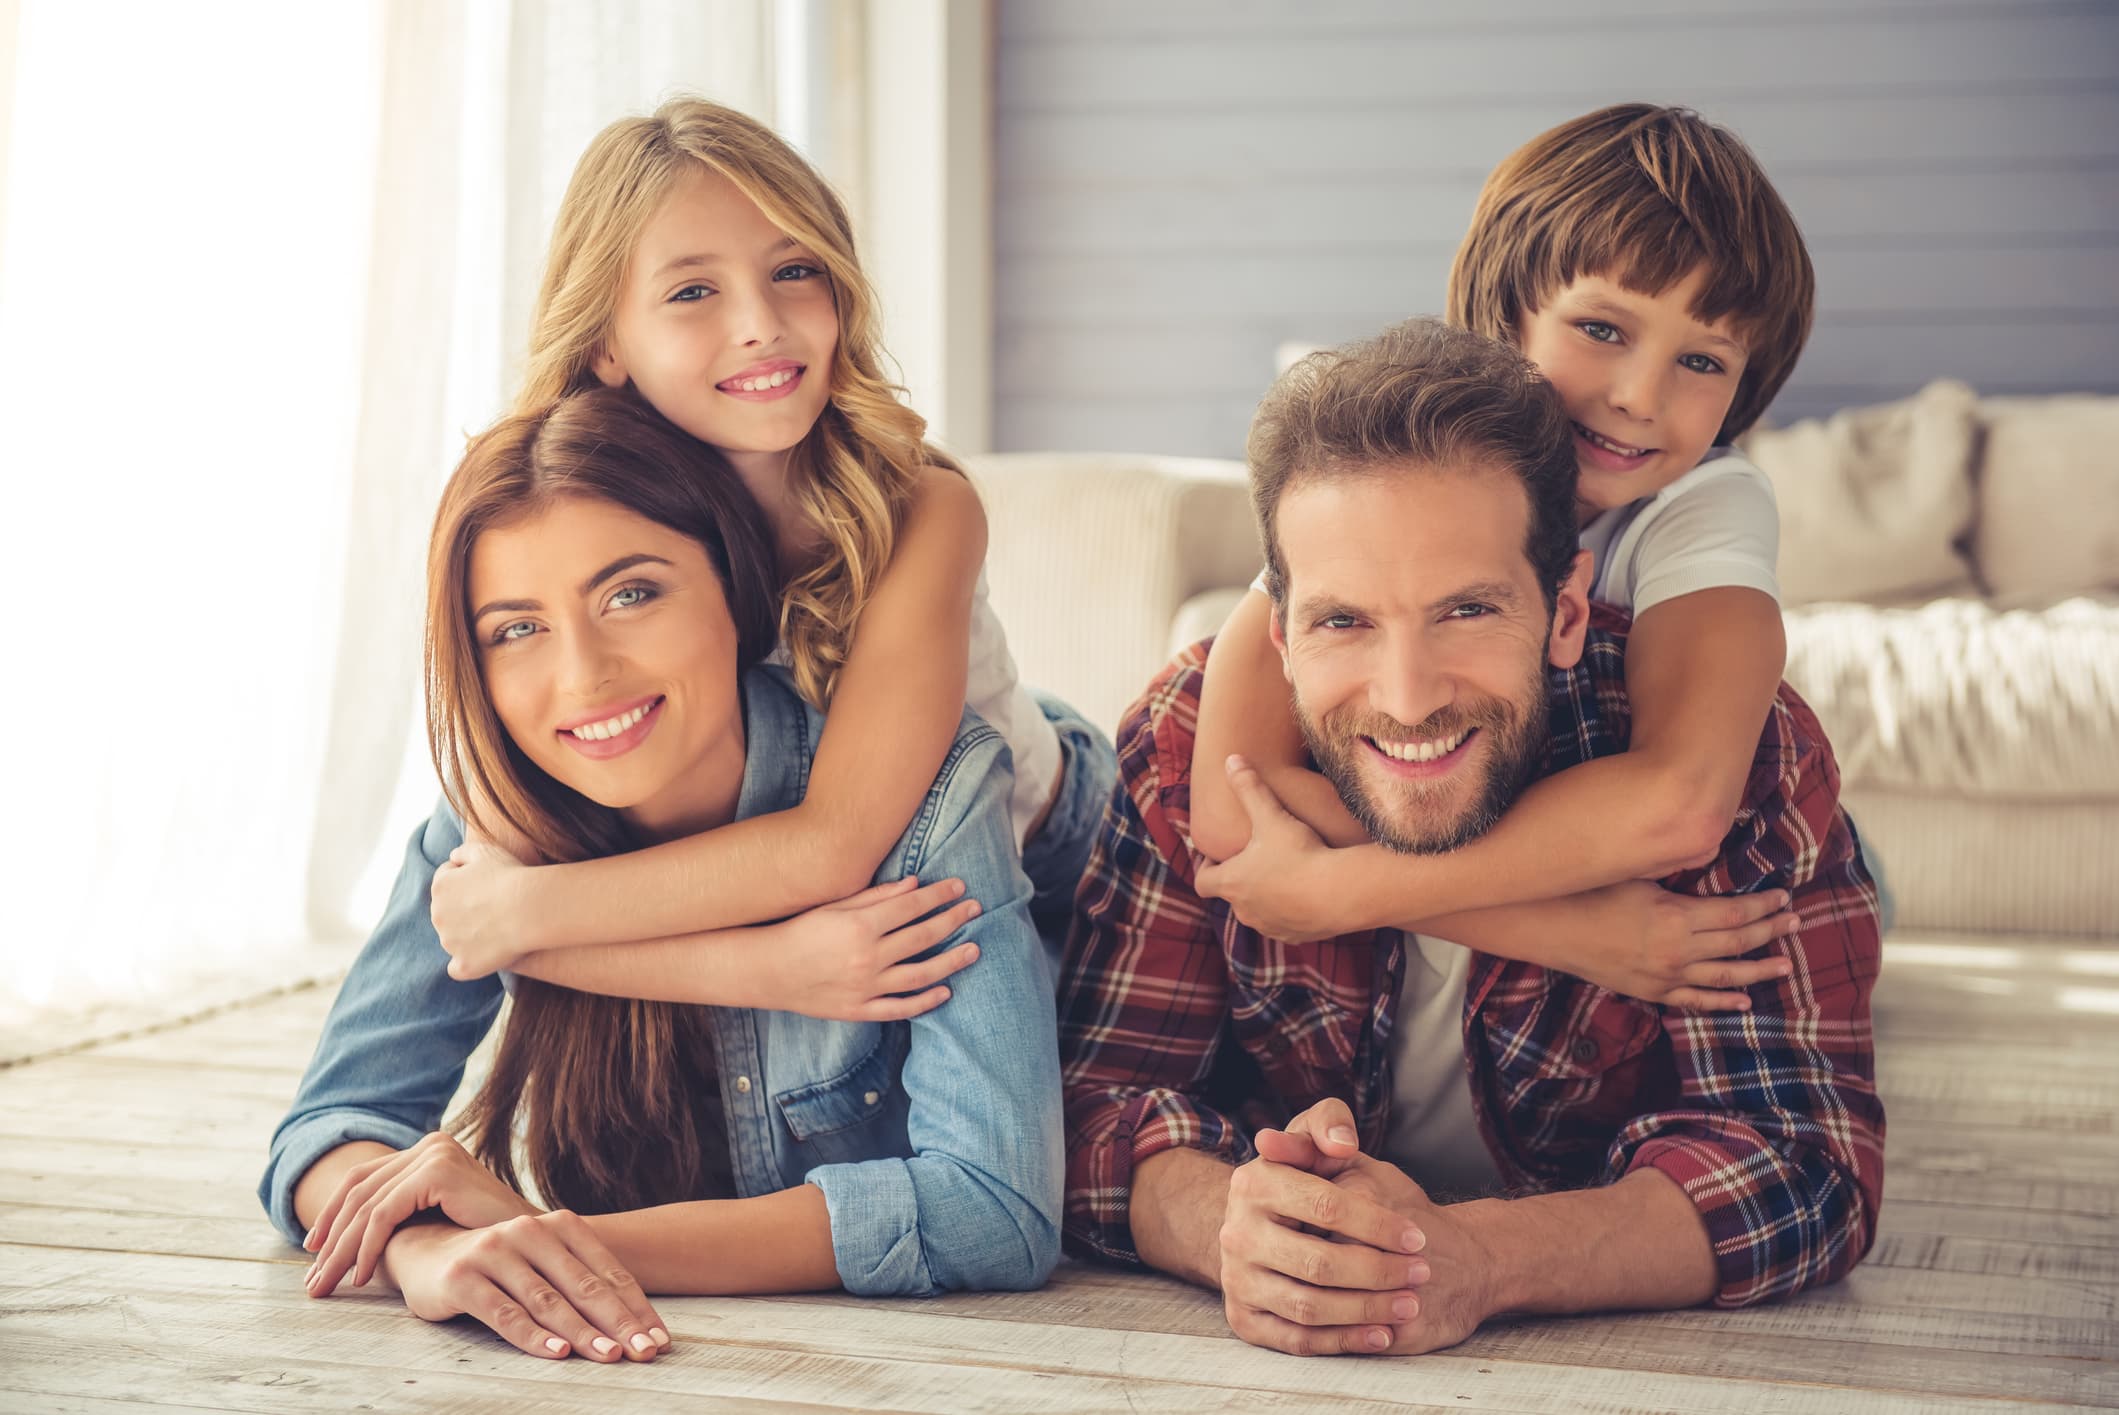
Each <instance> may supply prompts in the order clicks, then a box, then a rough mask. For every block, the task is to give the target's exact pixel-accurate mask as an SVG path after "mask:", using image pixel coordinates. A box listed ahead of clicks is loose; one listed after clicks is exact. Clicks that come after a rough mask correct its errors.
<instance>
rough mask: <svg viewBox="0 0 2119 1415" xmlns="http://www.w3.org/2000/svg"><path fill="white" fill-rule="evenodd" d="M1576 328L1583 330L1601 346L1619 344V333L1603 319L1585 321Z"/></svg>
mask: <svg viewBox="0 0 2119 1415" xmlns="http://www.w3.org/2000/svg"><path fill="white" fill-rule="evenodd" d="M1575 328H1577V329H1579V330H1581V331H1582V332H1583V333H1584V334H1587V335H1588V336H1589V337H1590V338H1592V339H1594V340H1596V341H1597V342H1598V343H1599V344H1615V343H1617V342H1618V338H1619V331H1618V330H1616V329H1614V328H1613V327H1612V326H1610V325H1608V324H1606V323H1605V322H1604V321H1603V320H1601V319H1585V320H1583V321H1582V322H1581V323H1579V324H1577V325H1576V326H1575Z"/></svg>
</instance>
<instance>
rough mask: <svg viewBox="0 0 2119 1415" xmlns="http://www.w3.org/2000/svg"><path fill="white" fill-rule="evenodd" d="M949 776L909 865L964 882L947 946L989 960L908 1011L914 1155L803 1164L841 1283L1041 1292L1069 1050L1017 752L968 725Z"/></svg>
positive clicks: (869, 1290) (1050, 1262)
mask: <svg viewBox="0 0 2119 1415" xmlns="http://www.w3.org/2000/svg"><path fill="white" fill-rule="evenodd" d="M943 772H944V774H945V776H947V778H948V780H947V785H946V787H945V789H944V791H943V792H942V797H941V807H940V810H939V811H938V813H937V817H936V819H935V821H934V829H933V833H932V834H931V835H930V836H929V837H928V840H927V843H926V844H925V845H924V846H923V847H921V848H917V849H915V850H914V851H913V852H912V858H913V860H914V861H915V862H916V863H915V864H914V865H913V868H914V869H915V871H916V872H917V873H918V874H919V875H920V877H921V878H923V879H930V880H932V879H947V878H956V879H961V880H963V881H964V884H965V886H966V889H967V892H968V894H969V896H970V897H971V898H974V899H976V900H978V901H979V903H980V905H981V911H980V913H979V915H978V917H976V918H975V919H973V920H972V921H971V922H970V923H969V924H967V925H965V926H964V927H963V928H961V929H959V930H958V931H957V932H956V933H954V934H952V935H951V936H950V937H949V938H948V939H947V940H945V941H944V942H943V943H942V944H941V945H940V946H939V947H940V948H943V949H946V948H951V947H954V946H956V945H957V944H959V943H961V942H964V941H966V940H970V941H973V942H976V943H977V944H978V946H979V961H978V962H977V963H975V964H974V965H972V966H971V967H969V968H967V969H965V970H964V971H962V972H960V973H958V974H956V975H955V976H954V977H952V978H951V979H950V980H949V985H950V988H951V995H950V999H949V1001H948V1002H947V1003H945V1004H943V1005H942V1006H940V1007H937V1008H934V1009H933V1010H931V1011H928V1012H925V1013H922V1014H921V1015H920V1016H918V1017H916V1018H914V1019H913V1020H912V1023H911V1027H912V1038H911V1045H910V1047H909V1049H908V1051H907V1053H906V1058H905V1066H904V1071H903V1074H902V1077H901V1084H902V1085H903V1086H904V1089H905V1093H906V1099H907V1101H908V1103H909V1109H908V1114H907V1121H906V1129H907V1134H908V1137H909V1139H910V1141H911V1147H912V1154H911V1156H910V1157H909V1158H891V1159H874V1160H865V1161H862V1162H860V1163H855V1164H833V1165H823V1166H820V1167H818V1168H817V1169H814V1170H811V1171H810V1172H809V1174H808V1175H806V1176H805V1179H806V1180H807V1182H809V1183H811V1184H814V1185H816V1186H817V1187H818V1188H819V1189H822V1190H823V1191H824V1201H825V1205H826V1207H827V1208H828V1209H829V1211H830V1214H831V1241H832V1249H833V1252H834V1253H835V1255H836V1258H837V1262H838V1269H839V1280H840V1281H841V1282H842V1283H844V1284H845V1286H846V1290H847V1291H849V1292H853V1293H856V1294H859V1295H862V1296H886V1295H893V1294H895V1295H901V1296H924V1295H928V1294H932V1293H936V1292H948V1291H960V1290H967V1289H1026V1288H1033V1287H1037V1286H1039V1285H1041V1284H1042V1283H1043V1282H1044V1281H1045V1279H1046V1278H1047V1277H1049V1276H1051V1273H1052V1269H1053V1266H1054V1265H1055V1264H1056V1263H1057V1262H1058V1261H1059V1219H1060V1188H1061V1181H1062V1177H1063V1173H1064V1165H1065V1161H1064V1157H1063V1155H1062V1151H1061V1142H1060V1092H1059V1046H1058V1040H1057V1037H1056V1032H1055V1022H1054V1017H1053V1007H1052V986H1051V981H1050V973H1049V971H1048V969H1047V965H1046V962H1045V958H1044V950H1043V946H1042V945H1041V944H1040V943H1039V942H1038V936H1037V930H1036V928H1035V926H1033V924H1032V923H1031V920H1030V893H1031V891H1030V882H1029V881H1028V880H1027V879H1026V878H1025V877H1024V875H1023V871H1022V868H1021V866H1020V864H1019V863H1018V861H1017V858H1016V851H1015V836H1014V830H1013V827H1012V826H1011V824H1010V822H1009V817H1008V809H1007V807H1008V795H1009V785H1010V782H1011V779H1012V778H1011V774H1010V772H1009V769H1008V756H1007V753H1006V750H1005V748H1003V747H1002V746H1001V744H1000V741H999V739H998V738H997V737H992V736H990V735H988V734H985V733H980V734H975V735H967V737H966V738H965V739H964V740H962V741H960V742H959V745H958V748H957V754H956V756H955V757H953V758H952V760H951V761H950V762H948V763H945V764H944V767H943ZM937 951H939V949H938V950H937Z"/></svg>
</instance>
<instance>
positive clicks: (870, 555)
mask: <svg viewBox="0 0 2119 1415" xmlns="http://www.w3.org/2000/svg"><path fill="white" fill-rule="evenodd" d="M874 308H875V299H874V296H873V295H872V293H871V292H870V290H869V287H868V285H867V283H866V281H865V280H863V278H862V275H861V271H860V267H859V265H858V263H857V262H856V260H855V256H854V246H853V236H852V230H851V227H850V225H849V223H848V221H847V217H846V213H845V211H844V209H843V208H842V207H841V205H840V203H839V200H838V198H837V197H836V196H835V195H834V194H833V193H832V191H831V189H830V188H829V187H828V186H827V185H826V184H825V182H824V180H823V179H822V178H821V177H820V176H819V175H818V174H817V172H816V171H815V170H814V169H813V168H812V167H810V166H809V164H808V163H807V162H805V161H804V160H803V159H802V158H801V157H800V156H799V155H798V154H797V153H796V152H795V151H794V150H793V149H792V148H790V147H789V146H788V145H787V144H786V143H784V142H782V141H781V140H780V139H779V138H778V137H777V136H775V135H774V134H773V133H772V131H771V130H770V129H768V128H766V127H765V126H764V125H763V124H760V123H758V122H756V121H754V120H752V119H750V118H747V117H745V116H744V115H743V114H740V113H737V112H735V111H733V110H731V109H727V108H723V107H721V106H719V105H717V104H712V103H707V102H703V101H700V100H697V99H681V100H676V101H673V102H670V103H667V104H664V105H663V106H662V107H661V108H660V109H658V110H657V111H656V113H655V114H654V115H653V116H652V117H649V118H629V119H624V120H621V121H619V122H617V123H613V124H612V125H611V126H610V127H608V128H606V129H605V130H604V131H603V132H602V133H601V134H600V135H598V136H597V138H596V139H595V141H594V142H592V143H591V144H590V145H589V149H588V151H587V153H586V154H585V155H584V156H583V157H582V159H581V163H580V165H579V166H578V167H577V168H576V169H575V173H574V177H573V180H572V182H571V184H570V185H569V187H568V189H567V194H566V197H565V199H564V201H563V202H562V204H561V208H560V212H559V215H558V219H557V221H556V223H555V226H554V230H553V237H552V248H551V253H550V258H549V261H548V263H547V268H546V271H545V276H544V285H543V289H542V291H541V293H540V296H539V300H538V307H537V312H536V316H535V321H534V327H533V330H532V334H531V347H530V357H529V364H528V369H527V375H526V378H525V383H524V388H523V393H522V397H521V398H520V400H519V401H518V405H517V406H518V411H523V412H531V411H535V410H537V409H538V408H541V407H545V406H548V405H549V404H550V403H552V402H553V401H554V400H556V399H557V398H559V397H561V396H562V395H564V394H565V393H567V392H568V391H570V390H575V389H580V388H583V387H588V386H592V385H595V384H599V383H600V384H603V385H607V386H611V387H620V386H630V387H632V388H634V389H636V390H637V391H638V392H639V393H640V395H641V396H642V397H644V398H645V399H646V400H647V401H648V402H649V403H650V404H651V405H652V406H653V407H654V408H655V409H656V411H658V412H659V413H661V414H662V415H663V416H664V417H666V418H668V419H669V420H670V421H671V422H672V423H674V424H676V425H677V426H678V427H680V428H682V429H684V430H685V431H686V432H688V433H690V434H692V435H693V436H694V437H696V438H698V439H700V440H701V441H703V442H705V443H707V444H708V445H710V446H712V447H714V448H716V449H717V450H719V451H720V452H721V453H722V455H723V456H724V457H726V458H727V459H728V461H729V463H730V464H731V465H732V466H733V467H734V468H735V470H736V472H737V474H738V475H740V476H741V477H742V479H743V482H744V484H745V485H746V486H747V487H748V488H749V489H750V492H751V494H752V495H753V496H754V497H755V498H756V499H757V501H758V504H759V505H760V506H761V507H762V508H763V509H764V511H765V514H766V516H767V518H768V520H769V521H770V522H771V525H772V528H773V533H774V537H775V540H776V542H777V546H778V551H779V554H780V557H781V561H782V564H783V566H784V567H785V571H786V574H787V583H786V585H785V586H784V588H783V591H782V601H781V607H780V614H779V636H780V646H779V649H778V651H777V653H776V659H777V660H778V661H780V662H783V663H785V664H786V665H787V666H788V667H789V669H790V670H791V671H792V673H793V676H794V681H795V683H796V685H797V686H798V687H799V689H800V690H801V692H802V694H803V696H804V697H805V698H807V699H808V700H809V701H810V702H811V703H813V704H815V705H816V706H817V707H819V708H824V707H826V706H827V705H828V706H829V708H830V713H829V718H828V721H829V724H830V725H829V727H828V728H827V730H826V733H825V737H824V741H823V744H822V746H821V747H820V749H819V751H818V753H817V759H816V765H815V768H814V771H813V772H812V774H811V776H810V779H809V782H808V789H807V791H806V792H805V794H804V795H803V797H802V800H801V802H800V803H799V804H798V805H795V806H793V807H791V808H790V809H787V810H785V811H779V812H775V813H773V814H771V815H767V816H762V817H759V818H755V819H751V820H746V821H742V822H739V823H737V824H734V825H730V826H727V827H724V828H722V829H718V830H713V831H708V832H703V833H700V834H698V835H696V836H693V837H690V838H687V839H684V840H680V841H676V842H673V843H671V844H668V845H664V846H659V847H657V848H654V849H649V850H642V851H638V852H634V853H630V854H626V855H622V856H616V857H613V858H609V859H602V860H596V861H592V862H587V863H581V864H565V865H552V866H549V867H545V868H534V869H524V868H520V867H519V866H518V865H517V863H516V860H515V858H514V856H513V855H512V854H511V853H510V852H509V851H506V850H502V849H498V848H494V847H492V846H481V845H479V844H476V843H474V844H472V845H470V846H467V847H466V849H465V850H464V851H463V852H462V853H461V854H460V855H459V856H458V860H457V865H458V867H457V868H453V869H451V870H449V871H446V872H444V874H443V875H442V877H441V878H440V879H439V880H437V881H436V885H435V892H434V923H435V927H436V929H437V930H438V931H439V933H440V934H441V938H442V942H443V944H444V946H445V947H446V948H448V950H449V951H450V953H451V954H452V955H453V956H454V958H455V960H456V974H457V976H460V977H477V976H481V975H483V974H485V973H487V972H491V971H493V970H494V969H497V968H502V967H514V968H517V969H518V970H520V971H527V972H529V973H531V974H533V975H535V976H539V977H544V978H547V979H550V980H553V981H559V982H565V983H568V984H570V985H574V986H611V985H614V984H616V985H620V986H623V985H624V984H625V983H626V982H627V981H629V980H630V981H632V982H635V983H637V982H638V981H639V980H640V979H641V977H642V976H643V974H642V969H643V967H644V966H645V962H646V957H647V955H643V954H640V953H638V952H637V951H636V952H628V951H626V950H625V949H605V948H595V949H591V950H589V951H585V952H581V953H568V952H564V951H559V952H547V953H546V954H545V956H543V957H541V958H539V959H537V960H535V961H531V962H524V961H522V956H523V955H525V954H533V953H537V952H539V951H540V950H567V949H569V948H571V947H574V946H585V945H608V944H616V943H622V942H625V941H637V940H654V939H665V938H669V937H673V936H682V935H690V934H695V933H697V932H699V931H708V930H719V929H726V928H731V927H735V926H740V925H746V924H752V923H756V922H758V921H761V920H768V919H776V918H781V917H784V916H787V915H791V914H795V913H797V912H799V911H802V910H805V909H810V908H813V907H815V906H817V905H821V904H824V903H827V902H829V901H833V900H838V899H842V898H844V897H846V896H848V895H851V894H853V893H854V892H855V891H857V890H860V889H862V888H864V887H865V886H866V885H867V884H868V883H869V881H870V879H871V878H872V876H873V875H874V873H875V869H876V865H877V863H878V862H879V861H880V860H881V859H882V858H883V854H884V851H885V850H887V849H888V848H889V845H890V843H891V842H892V841H893V840H894V839H896V838H897V835H898V833H899V832H900V831H902V830H903V829H904V825H905V822H906V821H907V820H909V819H910V818H911V814H912V811H913V808H914V807H915V806H916V805H917V804H918V802H919V800H920V798H921V795H922V793H923V792H924V791H925V789H926V783H927V782H928V781H930V780H931V779H932V778H933V776H934V773H935V770H936V769H937V768H938V767H939V766H940V765H941V763H942V760H943V756H944V754H945V753H946V752H947V751H948V748H949V743H950V741H951V739H952V736H953V734H954V732H955V730H956V724H957V719H958V715H959V713H960V712H961V710H962V708H963V707H964V706H965V705H966V704H967V703H968V705H969V706H970V707H972V708H973V709H974V710H975V711H977V712H978V713H979V715H980V716H982V717H983V718H985V719H986V720H987V721H988V722H989V723H991V724H992V725H993V726H994V727H995V728H996V729H998V730H999V731H1000V732H1001V734H1002V735H1003V737H1004V738H1006V740H1007V742H1008V745H1009V747H1010V750H1011V752H1012V754H1013V758H1014V771H1015V789H1014V795H1013V798H1012V800H1011V811H1012V816H1013V819H1014V822H1015V828H1016V835H1017V840H1018V843H1019V844H1020V845H1021V847H1022V852H1023V868H1024V870H1025V872H1026V873H1027V874H1028V875H1029V877H1030V879H1031V882H1032V884H1033V885H1034V886H1035V889H1036V893H1037V901H1038V915H1039V918H1040V923H1041V926H1042V927H1043V928H1044V929H1045V930H1046V932H1047V934H1048V940H1049V941H1052V942H1056V940H1057V935H1058V933H1059V931H1060V930H1061V929H1062V928H1063V921H1064V919H1065V917H1066V914H1067V911H1068V908H1069V907H1070V905H1071V901H1072V894H1073V889H1074V886H1075V884H1076V883H1077V882H1078V881H1079V879H1080V877H1081V872H1082V866H1083V863H1084V861H1085V860H1086V858H1087V854H1088V847H1089V839H1090V835H1091V833H1092V832H1093V830H1094V828H1095V825H1096V822H1097V820H1098V819H1099V817H1100V815H1101V813H1102V810H1103V806H1104V802H1105V798H1106V797H1107V796H1108V795H1109V793H1110V789H1111V786H1112V784H1113V782H1114V780H1115V777H1116V763H1115V760H1114V757H1113V753H1112V749H1111V746H1110V743H1109V742H1108V741H1107V740H1106V739H1105V738H1104V737H1103V735H1102V734H1101V733H1099V732H1098V731H1097V730H1096V729H1095V728H1093V727H1092V726H1090V725H1089V724H1088V723H1087V722H1086V721H1084V720H1083V719H1082V718H1081V717H1080V716H1079V715H1078V714H1076V713H1074V712H1073V711H1072V710H1071V709H1069V708H1067V707H1065V706H1064V705H1063V704H1059V703H1057V702H1054V701H1052V700H1050V699H1044V700H1040V699H1037V698H1034V697H1033V696H1032V695H1031V694H1030V693H1029V692H1028V691H1027V690H1026V689H1025V688H1024V686H1023V685H1022V684H1021V683H1020V682H1019V681H1018V679H1017V676H1016V671H1015V666H1014V663H1013V662H1012V660H1011V659H1010V658H1009V655H1008V649H1007V645H1006V641H1005V639H1004V637H1003V635H1002V632H1001V629H1000V626H999V624H998V623H997V622H996V620H995V618H994V615H993V612H992V610H991V608H990V607H989V605H988V604H987V600H986V589H985V583H984V579H983V576H982V574H981V567H982V565H983V562H984V558H985V548H986V528H985V519H984V515H983V513H982V511H981V509H980V506H979V502H978V498H977V495H976V494H975V492H974V491H973V490H972V488H971V486H970V484H969V482H967V481H966V480H965V478H964V476H963V475H962V473H961V471H960V470H959V469H958V468H957V467H956V466H955V465H954V464H953V463H951V462H950V461H949V460H948V458H946V457H945V456H943V455H942V454H941V453H940V452H938V451H936V450H935V449H934V448H932V447H930V446H928V445H926V444H925V443H924V442H923V441H922V432H923V429H924V424H923V423H922V421H921V420H920V418H919V417H918V416H917V415H916V414H915V413H913V412H912V411H910V410H909V409H907V408H906V407H905V406H904V405H903V404H901V403H900V402H899V401H898V400H897V397H896V391H897V390H896V389H895V388H894V387H893V386H892V385H891V384H890V383H888V382H887V381H886V379H885V376H884V373H883V367H882V359H883V355H882V350H881V348H880V346H879V344H878V342H877V334H876V328H875V316H874ZM509 843H510V844H519V843H520V842H509ZM870 941H872V940H867V939H861V940H857V941H856V946H855V947H854V948H853V949H852V950H851V951H850V953H849V959H850V960H855V959H857V958H859V957H865V952H864V950H865V949H866V947H867V944H868V942H870ZM943 995H945V994H943V993H942V992H940V991H939V990H938V991H936V992H934V993H932V994H931V995H929V996H928V997H927V998H926V999H924V1001H925V1002H926V1004H927V1005H932V1004H933V1003H934V1002H935V1001H938V1000H939V999H940V997H942V996H943ZM701 1000H709V999H704V998H702V999H701ZM877 1005H882V1004H881V1003H880V1002H878V1004H877Z"/></svg>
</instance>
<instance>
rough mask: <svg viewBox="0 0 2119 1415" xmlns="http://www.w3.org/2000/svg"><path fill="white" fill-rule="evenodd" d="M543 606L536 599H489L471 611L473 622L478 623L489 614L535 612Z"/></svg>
mask: <svg viewBox="0 0 2119 1415" xmlns="http://www.w3.org/2000/svg"><path fill="white" fill-rule="evenodd" d="M542 608H544V606H543V605H542V604H539V603H538V602H537V601H536V600H534V599H496V600H489V601H487V602H486V603H484V604H482V605H480V606H479V607H478V608H477V609H475V610H473V611H472V612H471V622H472V623H473V624H476V623H477V622H478V621H479V620H481V619H483V618H485V617H486V616H487V615H488V614H534V613H536V612H537V611H538V610H540V609H542Z"/></svg>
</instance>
